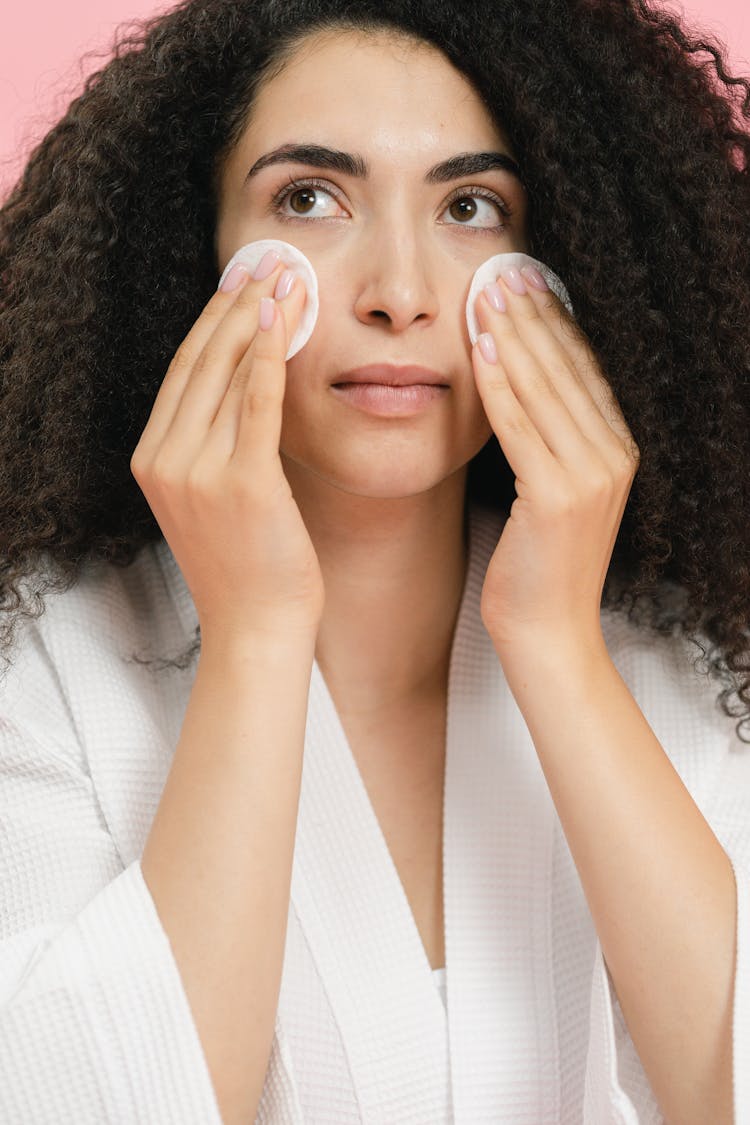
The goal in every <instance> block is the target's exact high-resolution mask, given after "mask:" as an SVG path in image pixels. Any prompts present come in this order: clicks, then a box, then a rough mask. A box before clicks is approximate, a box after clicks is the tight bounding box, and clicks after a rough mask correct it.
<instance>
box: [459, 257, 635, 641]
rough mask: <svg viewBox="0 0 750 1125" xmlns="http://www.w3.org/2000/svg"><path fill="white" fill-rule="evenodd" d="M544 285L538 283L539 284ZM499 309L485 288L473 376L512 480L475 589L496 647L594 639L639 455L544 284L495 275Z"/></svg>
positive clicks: (578, 335) (572, 326)
mask: <svg viewBox="0 0 750 1125" xmlns="http://www.w3.org/2000/svg"><path fill="white" fill-rule="evenodd" d="M534 272H535V273H537V276H538V271H534ZM542 284H544V283H543V282H542ZM496 286H497V289H498V291H499V293H500V295H501V297H502V300H503V302H504V305H505V311H499V310H497V309H495V308H493V307H492V305H491V304H490V303H489V301H488V297H487V292H486V290H483V291H482V293H481V294H480V295H479V297H478V298H477V301H476V311H477V317H478V319H479V324H480V328H481V329H482V332H483V335H485V341H484V342H485V344H486V343H487V337H489V340H490V342H494V344H495V353H496V355H497V357H498V359H497V361H495V362H493V361H491V360H490V359H488V358H487V355H486V354H484V353H483V351H482V347H481V344H480V341H479V340H478V341H477V343H476V344H475V345H474V348H473V350H472V361H473V365H474V377H475V379H476V383H477V387H478V390H479V394H480V396H481V398H482V402H483V404H484V409H485V413H486V414H487V418H488V419H489V422H490V425H491V426H492V428H493V430H494V432H495V434H496V435H497V438H498V441H499V442H500V446H501V447H502V450H503V452H504V454H505V456H506V458H507V460H508V464H509V465H510V467H511V469H512V471H513V473H514V474H515V477H516V493H517V498H516V499H515V501H514V502H513V504H512V506H511V510H510V515H509V517H508V519H507V520H506V523H505V526H504V528H503V531H502V534H501V536H500V540H499V543H498V545H497V548H496V549H495V552H494V554H493V556H492V558H491V560H490V563H489V566H488V568H487V573H486V576H485V581H484V588H483V590H482V600H481V614H482V621H483V623H484V625H485V628H486V629H487V631H488V633H489V634H490V637H491V638H492V640H493V642H494V644H495V648H496V649H497V651H498V652H499V653H500V652H505V651H508V652H510V653H512V652H513V649H514V647H515V646H516V645H518V644H519V643H522V642H527V641H531V642H532V644H534V643H542V644H544V643H547V642H548V641H550V640H556V639H561V640H565V641H568V640H571V639H574V640H575V641H576V642H581V641H582V642H583V643H587V642H588V641H596V642H598V641H600V639H601V629H600V618H599V611H600V604H601V595H602V589H603V586H604V579H605V576H606V573H607V568H608V566H609V562H610V559H611V556H612V550H613V548H614V544H615V539H616V536H617V531H618V528H619V526H620V522H621V520H622V515H623V512H624V510H625V503H626V501H627V498H628V494H629V492H630V487H631V484H632V482H633V478H634V476H635V473H636V471H637V468H638V461H639V454H638V449H637V447H636V444H635V442H634V440H633V437H632V435H631V433H630V430H629V429H628V426H627V424H626V422H625V419H624V418H623V416H622V412H621V410H620V407H619V405H618V403H617V401H616V399H615V397H614V395H613V393H612V391H611V389H610V387H609V385H608V383H607V381H606V380H605V378H604V375H603V374H602V371H601V368H600V366H599V364H598V362H597V359H596V357H595V355H594V352H593V350H592V348H591V346H590V344H589V343H588V341H587V340H586V338H585V336H584V335H583V333H582V332H581V330H580V328H579V327H578V325H577V324H576V323H575V321H574V320H573V319H572V317H570V315H569V314H568V312H567V309H566V308H565V306H564V305H563V304H562V302H560V301H559V300H558V298H557V297H556V296H555V295H554V294H553V293H552V292H551V291H550V290H549V289H546V288H544V289H540V288H535V287H534V285H533V284H531V283H529V284H524V277H523V276H522V275H521V273H520V272H519V270H518V269H512V270H510V271H503V273H502V274H501V275H500V277H499V279H498V281H497V283H496Z"/></svg>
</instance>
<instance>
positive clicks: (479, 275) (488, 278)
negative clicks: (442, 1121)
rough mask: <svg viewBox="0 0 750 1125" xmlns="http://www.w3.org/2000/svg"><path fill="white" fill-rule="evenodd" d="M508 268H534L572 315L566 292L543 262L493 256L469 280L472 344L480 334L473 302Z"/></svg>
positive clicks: (522, 256)
mask: <svg viewBox="0 0 750 1125" xmlns="http://www.w3.org/2000/svg"><path fill="white" fill-rule="evenodd" d="M508 266H515V267H516V269H520V268H521V266H536V268H537V269H538V270H539V272H540V274H541V275H542V277H543V278H544V280H545V281H546V282H547V284H548V285H549V287H550V289H551V290H552V292H553V293H554V294H555V295H556V296H558V297H559V298H560V300H561V301H562V303H563V304H564V305H565V307H566V309H567V310H568V312H569V313H570V314H571V316H572V315H573V305H572V304H571V300H570V297H569V296H568V291H567V289H566V288H565V286H564V285H563V283H562V282H561V281H560V278H559V277H558V276H557V274H556V273H553V272H552V270H551V269H550V268H549V266H545V264H544V263H543V262H539V261H537V259H536V258H531V257H529V255H528V254H521V253H518V252H513V253H510V254H495V255H494V256H493V257H492V258H488V259H487V261H486V262H482V264H481V266H480V267H479V269H478V270H477V271H476V273H475V274H474V277H473V278H472V279H471V286H470V287H469V296H468V299H467V301H466V323H467V325H468V328H469V336H470V338H471V342H472V344H476V342H477V336H478V335H479V332H480V328H479V323H478V321H477V314H476V312H475V311H474V302H475V301H476V299H477V297H478V296H479V294H480V292H481V290H482V289H484V287H485V285H489V284H490V283H491V282H493V281H497V275H498V274H499V273H500V270H502V269H506V268H507V267H508Z"/></svg>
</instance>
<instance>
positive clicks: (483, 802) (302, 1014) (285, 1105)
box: [0, 507, 750, 1125]
mask: <svg viewBox="0 0 750 1125" xmlns="http://www.w3.org/2000/svg"><path fill="white" fill-rule="evenodd" d="M469 526H470V554H469V566H468V572H467V577H466V583H465V587H464V593H463V598H462V602H461V606H460V612H459V617H458V621H457V626H456V630H455V634H454V640H453V648H452V655H451V665H450V677H449V694H448V712H447V746H446V774H445V794H444V898H445V939H446V973H445V977H446V983H447V1002H446V1004H445V1005H444V1004H443V1001H442V999H441V996H440V992H439V990H438V988H437V986H436V981H435V980H434V978H433V974H432V973H431V969H430V965H429V962H428V960H427V957H426V955H425V952H424V948H423V946H422V943H421V941H420V937H419V933H418V931H417V928H416V925H415V922H414V918H413V916H412V914H411V911H410V908H409V904H408V901H407V898H406V896H405V893H404V891H403V888H402V885H401V883H400V880H399V877H398V873H397V870H396V868H395V866H394V864H393V862H392V860H391V857H390V853H389V851H388V848H387V845H386V842H385V838H384V836H383V834H382V832H381V830H380V827H379V824H378V821H377V818H376V816H375V814H374V811H373V808H372V805H371V804H370V801H369V799H368V795H367V792H366V789H365V787H364V785H363V782H362V779H361V776H360V774H359V771H358V769H357V766H356V763H355V760H354V758H353V756H352V753H351V751H350V749H349V746H348V744H347V741H346V738H345V735H344V733H343V729H342V726H341V723H340V721H339V718H338V715H337V713H336V710H335V707H334V705H333V703H332V700H331V697H330V695H329V693H328V690H327V688H326V684H325V682H324V679H323V677H322V675H321V672H320V669H319V668H318V665H317V663H316V664H314V665H313V669H312V680H311V688H310V698H309V708H308V719H307V730H306V738H305V751H304V766H303V776H302V787H301V795H300V805H299V819H298V826H297V834H296V840H295V852H294V865H293V874H292V886H291V899H290V904H289V914H288V924H287V935H286V946H285V953H284V965H283V975H282V982H281V991H280V999H279V1006H278V1012H277V1018H276V1026H275V1035H274V1040H273V1047H272V1052H271V1057H270V1061H269V1066H268V1071H267V1075H266V1082H265V1086H264V1090H263V1095H262V1099H261V1103H260V1106H259V1109H258V1116H257V1118H256V1121H257V1122H265V1123H269V1125H302V1123H304V1125H309V1123H320V1125H337V1123H340V1125H349V1123H352V1125H353V1123H355V1122H357V1123H367V1125H390V1123H393V1122H398V1123H399V1125H439V1123H441V1122H449V1121H455V1122H457V1123H458V1125H482V1123H490V1122H493V1123H497V1122H507V1123H508V1125H581V1122H583V1123H584V1125H636V1123H640V1125H647V1123H648V1125H652V1123H656V1122H661V1121H662V1120H663V1119H662V1116H661V1114H660V1112H659V1109H658V1107H657V1104H656V1101H655V1099H654V1096H653V1093H652V1091H651V1089H650V1087H649V1083H648V1081H647V1079H646V1076H645V1073H644V1071H643V1068H642V1066H641V1064H640V1061H639V1059H638V1056H637V1054H636V1052H635V1050H634V1047H633V1044H632V1041H631V1040H630V1038H629V1035H628V1032H627V1029H626V1027H625V1024H624V1021H623V1018H622V1013H621V1011H620V1008H619V1005H618V1001H617V997H616V995H615V992H614V988H613V985H612V981H611V979H610V977H609V975H608V971H607V968H606V965H605V963H604V961H603V958H602V953H601V949H600V946H599V943H598V941H597V936H596V932H595V930H594V926H593V923H592V920H591V916H590V914H589V911H588V909H587V904H586V901H585V897H584V895H583V892H582V888H581V886H580V882H579V880H578V877H577V873H576V869H575V866H574V864H573V861H572V857H571V855H570V852H569V850H568V847H567V844H566V841H565V837H564V835H563V833H562V830H561V826H560V823H559V820H558V818H557V815H556V811H555V808H554V805H553V802H552V800H551V797H550V795H549V791H548V789H547V786H546V783H545V780H544V777H543V774H542V771H541V767H540V765H539V762H538V759H537V756H536V753H535V750H534V746H533V744H532V742H531V739H530V736H529V734H528V731H527V729H526V726H525V723H524V722H523V719H522V716H521V714H520V712H519V710H518V708H517V707H516V705H515V702H514V700H513V698H512V696H511V694H510V692H509V690H508V688H507V685H506V683H505V680H504V677H503V673H502V669H501V666H500V663H499V661H498V659H497V656H496V653H495V652H494V649H493V646H492V643H491V641H490V638H489V636H488V634H487V632H486V630H485V629H484V627H483V625H482V622H481V619H480V611H479V603H480V594H481V589H482V582H483V578H484V574H485V572H486V568H487V564H488V561H489V559H490V557H491V554H492V551H493V549H494V547H495V545H496V543H497V539H498V536H499V534H500V531H501V527H502V523H501V517H500V516H498V515H496V514H494V513H491V512H489V511H487V510H485V509H482V508H478V507H475V508H472V509H471V511H470V521H469ZM602 624H603V628H604V632H605V637H606V641H607V645H608V649H609V651H610V654H611V656H612V658H613V660H614V662H615V663H616V665H617V667H618V669H619V671H620V673H621V674H622V676H623V677H624V679H625V681H626V683H627V684H628V686H629V688H630V690H631V691H632V692H633V694H634V696H635V698H636V699H637V701H638V704H639V706H640V707H641V709H642V710H643V711H644V713H645V715H646V717H647V719H648V721H649V722H650V724H651V726H652V727H653V729H654V731H655V733H656V735H657V737H658V738H659V740H660V742H661V744H662V745H663V747H664V749H665V751H666V752H667V754H668V755H669V757H670V759H671V760H672V762H673V763H674V765H675V767H676V769H677V770H678V772H679V774H680V775H681V777H682V779H683V781H684V782H685V784H686V785H687V787H688V789H689V790H690V792H691V794H692V796H693V798H694V800H695V801H696V802H697V804H698V806H699V807H700V809H701V811H702V812H703V814H704V816H705V817H706V819H707V820H708V822H709V824H710V825H711V827H712V829H713V831H714V832H715V833H716V835H717V837H718V838H719V840H720V842H721V844H722V846H723V847H724V848H725V850H726V851H727V853H728V855H729V857H730V859H731V861H732V865H733V869H734V872H735V878H736V883H737V888H738V959H737V968H736V979H735V997H734V1000H735V1003H734V1047H733V1050H734V1068H735V1107H736V1110H735V1112H736V1125H750V750H749V749H748V748H743V746H742V744H741V743H740V742H739V741H738V740H737V738H736V736H735V733H734V721H733V720H731V719H728V718H727V717H726V716H724V715H723V713H722V712H721V711H720V710H719V709H718V707H717V705H716V702H715V697H716V692H717V689H716V685H715V684H714V683H711V682H709V681H707V680H706V679H705V677H702V676H701V675H700V674H699V673H697V672H695V671H694V670H693V667H692V653H693V651H694V650H693V649H692V648H690V649H688V646H687V645H686V644H685V643H684V642H678V641H676V640H674V639H668V638H664V639H657V640H656V641H654V640H653V639H652V638H646V637H644V636H643V635H641V633H639V632H638V631H637V630H636V629H635V627H634V626H632V625H630V624H628V623H627V622H626V621H625V620H624V619H622V618H621V617H619V616H618V615H615V614H610V613H607V612H605V613H603V615H602ZM196 625H197V617H196V613H195V608H194V606H193V603H192V599H191V597H190V594H189V591H188V589H187V587H186V585H185V583H184V580H183V578H182V576H181V574H180V571H179V569H178V567H177V565H176V562H175V560H174V558H173V556H172V555H171V553H170V552H169V550H168V548H167V547H166V545H165V544H164V543H163V542H162V543H160V544H158V545H154V546H152V547H149V548H146V549H145V550H144V551H143V552H142V553H141V554H140V556H139V557H138V558H137V560H136V561H135V563H134V564H133V565H132V566H131V567H129V568H126V569H117V568H113V567H108V566H106V565H98V566H90V567H89V568H88V569H87V570H86V571H85V573H84V574H83V575H82V577H81V579H80V581H79V582H78V583H77V584H76V585H75V586H74V587H73V588H72V589H71V590H69V591H67V592H65V593H62V594H54V595H50V596H49V598H48V603H47V608H46V612H45V613H44V615H43V616H42V617H41V618H40V619H39V620H38V621H36V622H34V623H30V624H28V626H27V627H25V629H24V631H23V634H22V635H21V637H20V639H19V643H18V646H17V650H16V653H15V658H14V663H13V666H12V668H11V670H10V672H9V673H8V674H6V676H5V678H4V679H3V680H2V682H1V683H0V1121H2V1122H3V1123H4V1125H103V1123H112V1125H135V1123H140V1125H151V1123H153V1125H221V1118H220V1115H219V1110H218V1106H217V1103H216V1099H215V1095H214V1091H213V1088H212V1084H211V1078H210V1074H209V1071H208V1068H207V1066H206V1062H205V1057H204V1054H203V1051H202V1047H201V1042H200V1038H199V1036H198V1033H197V1030H196V1026H195V1024H194V1021H193V1018H192V1015H191V1010H190V1006H189V1002H188V999H187V995H186V993H185V991H184V988H183V985H182V981H181V977H180V973H179V969H178V967H177V964H176V961H175V959H174V957H173V953H172V950H171V947H170V942H169V940H168V937H167V935H166V933H165V931H164V929H163V927H162V925H161V923H160V920H159V915H158V913H157V910H156V908H155V905H154V901H153V899H152V898H151V896H150V894H149V891H148V888H147V886H146V884H145V882H144V879H143V876H142V872H141V867H140V857H141V855H142V851H143V848H144V844H145V841H146V838H147V836H148V832H149V828H150V825H151V822H152V819H153V817H154V814H155V811H156V808H157V805H158V803H159V798H160V795H161V792H162V788H163V786H164V783H165V780H166V777H167V774H168V771H169V768H170V763H171V759H172V755H173V752H174V748H175V746H176V744H177V741H178V738H179V732H180V728H181V723H182V718H183V715H184V711H185V707H186V703H187V700H188V696H189V693H190V688H191V683H192V680H193V677H194V664H193V665H190V666H188V667H186V668H184V669H182V670H179V669H177V670H175V669H166V670H159V669H158V666H154V665H151V666H149V665H146V664H143V663H141V662H138V661H134V660H133V657H134V656H138V657H140V658H141V659H142V658H144V657H145V658H159V657H165V656H167V657H170V656H174V655H177V654H178V653H180V652H181V651H184V650H185V648H186V647H187V646H188V645H189V642H190V641H191V640H192V639H193V638H194V636H195V627H196ZM643 831H644V832H648V833H649V834H651V835H653V839H654V846H655V847H658V825H652V824H644V825H643Z"/></svg>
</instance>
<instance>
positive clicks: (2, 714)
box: [0, 544, 190, 745]
mask: <svg viewBox="0 0 750 1125" xmlns="http://www.w3.org/2000/svg"><path fill="white" fill-rule="evenodd" d="M164 558H165V547H164V545H160V544H152V545H149V546H147V547H145V548H144V549H143V550H142V551H141V552H140V553H139V554H138V556H137V557H136V558H135V560H134V561H133V562H132V563H131V565H130V566H127V567H115V566H112V565H110V564H106V563H89V564H87V565H86V566H84V568H83V569H82V571H81V573H80V575H79V576H78V578H77V580H76V581H75V583H74V584H73V585H72V586H70V587H69V588H67V589H64V590H56V589H53V590H49V591H48V592H47V593H45V595H44V599H43V604H44V608H43V612H42V614H41V615H40V616H38V617H35V618H32V619H28V618H27V619H22V620H21V622H20V624H19V628H18V633H17V636H16V638H15V641H14V644H13V647H12V649H11V650H10V651H9V652H8V653H7V660H8V661H9V664H8V666H7V667H6V668H5V669H4V670H3V674H2V676H1V677H0V720H2V721H4V722H5V723H6V724H7V723H18V724H21V725H22V726H23V727H24V729H26V730H28V731H31V732H32V733H33V732H34V731H35V730H37V729H42V730H43V733H44V740H45V745H47V744H54V743H55V742H60V743H61V742H62V741H66V742H67V743H70V741H71V739H72V738H73V737H74V735H75V731H76V719H77V712H78V710H79V709H81V708H83V707H85V706H86V705H88V704H89V702H90V701H93V700H98V701H99V702H100V704H101V705H102V706H104V705H105V701H108V702H109V704H110V706H111V708H112V710H113V711H114V709H115V708H116V706H117V699H118V697H121V696H122V693H123V690H124V688H125V685H126V684H127V683H128V681H129V680H131V679H132V674H133V673H132V671H131V669H133V668H134V667H140V668H142V667H143V665H139V664H137V661H139V660H141V661H143V660H145V661H148V660H159V659H161V660H164V659H174V658H175V657H176V656H177V655H179V653H180V652H182V651H184V649H185V648H186V645H187V644H188V642H189V639H190V638H189V636H188V634H187V632H186V619H185V616H184V614H183V615H181V614H180V612H179V595H180V591H179V590H178V589H175V586H176V580H175V575H174V573H172V572H170V569H169V567H168V566H165V565H164ZM40 574H42V576H44V573H43V572H42V571H40ZM29 585H31V580H29ZM183 585H184V584H183ZM134 658H135V661H136V663H135V664H134Z"/></svg>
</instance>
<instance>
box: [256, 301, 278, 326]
mask: <svg viewBox="0 0 750 1125" xmlns="http://www.w3.org/2000/svg"><path fill="white" fill-rule="evenodd" d="M275 307H276V302H275V301H274V299H273V297H261V299H260V326H261V328H262V329H264V330H265V331H268V329H269V328H270V327H271V325H272V324H273V310H274V308H275Z"/></svg>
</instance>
